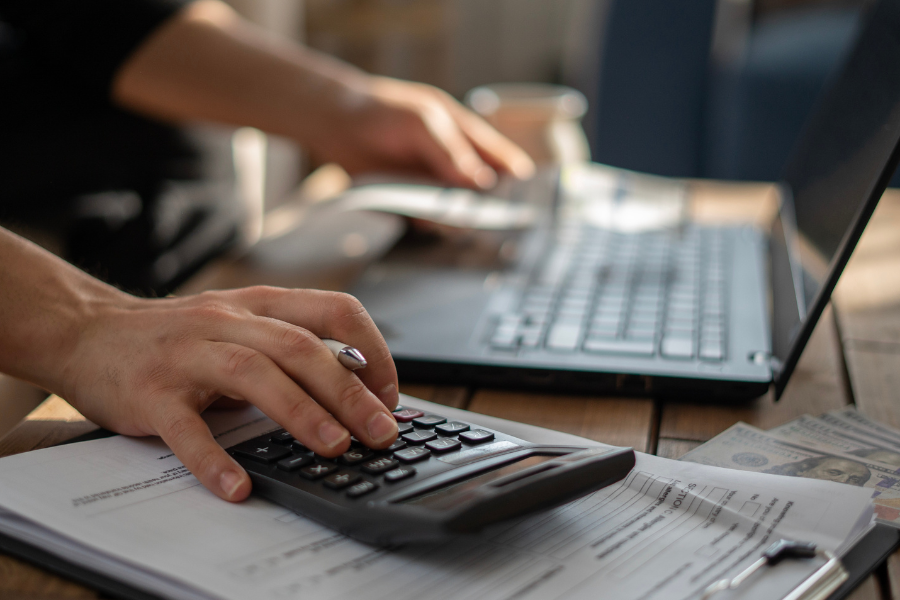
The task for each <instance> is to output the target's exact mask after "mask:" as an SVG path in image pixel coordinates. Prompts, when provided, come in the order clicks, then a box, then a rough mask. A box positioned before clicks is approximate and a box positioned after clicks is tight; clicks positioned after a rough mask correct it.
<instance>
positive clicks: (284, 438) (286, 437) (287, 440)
mask: <svg viewBox="0 0 900 600" xmlns="http://www.w3.org/2000/svg"><path fill="white" fill-rule="evenodd" d="M269 441H270V442H272V443H273V444H278V445H280V446H290V445H291V442H293V441H294V436H292V435H291V434H290V433H288V432H287V431H282V432H281V433H276V434H275V435H273V436H272V437H270V438H269Z"/></svg>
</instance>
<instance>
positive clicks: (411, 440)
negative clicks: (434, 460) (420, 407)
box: [403, 429, 437, 444]
mask: <svg viewBox="0 0 900 600" xmlns="http://www.w3.org/2000/svg"><path fill="white" fill-rule="evenodd" d="M436 437H437V434H436V433H435V432H433V431H428V430H427V429H426V430H416V431H413V432H410V433H406V434H404V435H403V440H404V441H405V442H406V443H407V444H424V443H425V442H429V441H431V440H433V439H434V438H436Z"/></svg>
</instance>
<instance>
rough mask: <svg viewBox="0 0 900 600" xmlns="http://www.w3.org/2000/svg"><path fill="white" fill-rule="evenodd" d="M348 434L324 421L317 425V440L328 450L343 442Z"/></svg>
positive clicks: (334, 424) (341, 428)
mask: <svg viewBox="0 0 900 600" xmlns="http://www.w3.org/2000/svg"><path fill="white" fill-rule="evenodd" d="M349 435H350V433H349V432H348V431H347V430H346V429H344V428H343V427H341V426H340V425H338V424H336V423H332V422H331V421H325V422H324V423H322V424H321V425H319V439H320V440H322V443H323V444H325V445H326V446H328V447H329V448H334V447H335V446H337V445H338V444H340V443H341V442H343V441H344V440H345V439H346V438H347V437H348V436H349Z"/></svg>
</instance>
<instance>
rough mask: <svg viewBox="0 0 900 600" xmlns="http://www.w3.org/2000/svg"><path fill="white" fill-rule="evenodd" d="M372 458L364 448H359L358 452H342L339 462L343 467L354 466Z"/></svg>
mask: <svg viewBox="0 0 900 600" xmlns="http://www.w3.org/2000/svg"><path fill="white" fill-rule="evenodd" d="M372 456H373V455H372V453H371V452H370V451H369V450H368V449H366V448H361V449H359V450H350V451H349V452H344V453H343V454H342V455H341V462H342V463H344V464H345V465H355V464H359V463H361V462H362V461H364V460H366V459H369V458H372Z"/></svg>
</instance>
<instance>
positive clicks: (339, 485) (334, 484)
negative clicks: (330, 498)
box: [322, 471, 362, 490]
mask: <svg viewBox="0 0 900 600" xmlns="http://www.w3.org/2000/svg"><path fill="white" fill-rule="evenodd" d="M360 479H362V477H360V475H359V473H351V472H350V471H344V472H342V473H334V474H332V475H329V476H328V477H326V478H325V479H324V481H322V483H324V484H325V487H330V488H331V489H333V490H340V489H343V488H345V487H347V486H348V485H350V484H351V483H356V482H357V481H359V480H360Z"/></svg>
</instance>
